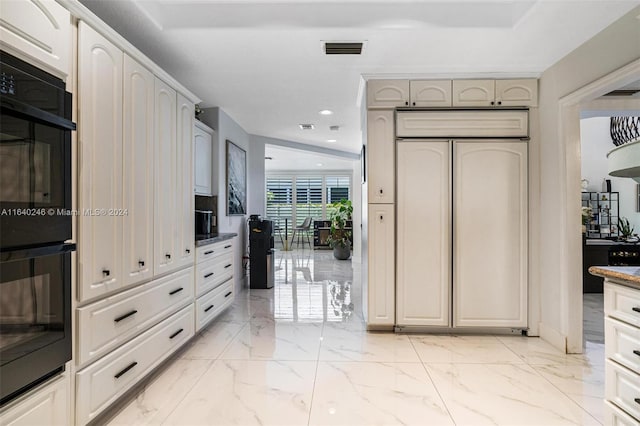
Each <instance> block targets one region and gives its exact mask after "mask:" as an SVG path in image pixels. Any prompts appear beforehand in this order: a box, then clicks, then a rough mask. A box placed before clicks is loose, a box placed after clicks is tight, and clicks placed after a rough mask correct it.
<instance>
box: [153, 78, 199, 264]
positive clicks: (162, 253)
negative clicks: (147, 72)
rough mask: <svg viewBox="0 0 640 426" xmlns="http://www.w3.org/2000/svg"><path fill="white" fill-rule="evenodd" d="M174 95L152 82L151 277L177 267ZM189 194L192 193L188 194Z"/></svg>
mask: <svg viewBox="0 0 640 426" xmlns="http://www.w3.org/2000/svg"><path fill="white" fill-rule="evenodd" d="M176 102H177V93H176V91H175V90H173V89H172V88H171V87H170V86H169V85H168V84H166V83H164V82H163V81H162V80H160V79H158V78H156V79H155V125H154V128H155V132H154V133H155V143H156V151H155V156H154V159H155V170H154V176H155V178H154V183H155V188H154V213H155V217H154V233H153V235H154V247H155V250H154V264H153V274H154V275H160V274H163V273H165V272H169V271H171V270H173V269H174V268H176V266H175V263H176V259H177V254H176V250H177V240H178V226H179V224H178V223H177V222H176V220H175V211H176V209H177V208H180V206H176V201H177V197H176V192H177V190H178V185H177V182H178V179H177V173H178V171H177V165H178V163H177V158H176V154H177V142H176V120H177V115H178V114H177V107H176ZM189 194H191V191H189Z"/></svg>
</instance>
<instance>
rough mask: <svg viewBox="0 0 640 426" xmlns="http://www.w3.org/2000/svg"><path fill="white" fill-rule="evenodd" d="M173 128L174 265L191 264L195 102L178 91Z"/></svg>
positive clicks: (193, 232) (193, 231)
mask: <svg viewBox="0 0 640 426" xmlns="http://www.w3.org/2000/svg"><path fill="white" fill-rule="evenodd" d="M177 101H178V109H177V112H178V116H177V131H176V136H177V140H176V178H177V182H176V183H177V185H178V186H177V188H176V191H175V196H176V208H175V217H174V219H173V220H174V221H176V222H177V229H176V231H177V232H176V265H175V266H176V267H177V268H179V267H183V266H188V265H193V261H194V259H195V254H196V253H195V224H194V221H195V216H194V208H195V206H194V203H195V198H194V197H193V192H191V188H193V151H192V149H193V122H194V120H195V118H194V115H195V105H194V104H193V102H191V101H189V100H188V99H187V98H186V97H184V96H183V95H182V94H180V93H178V98H177Z"/></svg>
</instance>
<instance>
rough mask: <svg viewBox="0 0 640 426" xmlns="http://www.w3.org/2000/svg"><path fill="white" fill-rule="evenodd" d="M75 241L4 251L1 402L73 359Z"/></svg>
mask: <svg viewBox="0 0 640 426" xmlns="http://www.w3.org/2000/svg"><path fill="white" fill-rule="evenodd" d="M73 250H75V244H60V245H55V246H44V247H39V248H35V249H28V250H20V251H9V252H2V253H0V377H1V378H2V379H1V380H0V404H4V403H6V402H8V401H9V400H11V399H13V398H14V397H15V396H17V395H19V394H21V393H22V392H24V391H26V390H28V389H30V388H31V387H32V386H35V385H36V384H38V383H40V382H41V381H42V380H44V379H46V378H47V377H49V376H50V375H51V374H53V373H55V372H57V371H60V370H61V369H63V368H64V364H65V363H66V362H67V361H69V360H70V359H71V252H72V251H73Z"/></svg>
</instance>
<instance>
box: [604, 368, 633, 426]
mask: <svg viewBox="0 0 640 426" xmlns="http://www.w3.org/2000/svg"><path fill="white" fill-rule="evenodd" d="M605 398H606V399H607V400H609V401H611V402H612V403H614V404H615V405H617V406H618V407H620V408H621V409H622V410H624V411H626V412H627V413H628V414H630V415H631V416H632V417H635V418H636V419H640V375H639V374H637V373H634V372H633V371H631V370H628V369H626V368H625V367H623V366H621V365H619V364H617V363H615V362H614V361H611V360H610V359H608V360H606V366H605Z"/></svg>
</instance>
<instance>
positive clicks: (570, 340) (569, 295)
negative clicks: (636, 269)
mask: <svg viewBox="0 0 640 426" xmlns="http://www.w3.org/2000/svg"><path fill="white" fill-rule="evenodd" d="M637 80H640V59H637V60H635V61H633V62H631V63H630V64H628V65H625V66H624V67H622V68H619V69H618V70H616V71H613V72H611V73H610V74H608V75H606V76H604V77H602V78H599V79H598V80H596V81H594V82H592V83H589V84H587V85H586V86H583V87H582V88H580V89H578V90H576V91H575V92H573V93H570V94H569V95H566V96H564V97H562V98H561V99H560V100H559V101H558V106H559V115H560V116H559V121H558V135H559V136H560V138H561V141H564V151H561V156H562V157H561V158H560V162H561V163H560V173H561V175H562V174H564V180H561V185H560V191H561V195H562V198H561V199H563V200H566V204H564V205H561V206H560V208H564V212H562V214H561V217H560V220H561V223H560V229H561V232H562V234H563V237H564V238H563V239H562V241H563V245H562V248H561V259H560V275H561V276H560V282H561V283H566V285H565V288H564V289H563V291H562V295H563V299H564V300H563V301H562V302H563V303H562V304H561V308H562V307H565V308H566V311H565V312H566V316H565V318H566V321H567V323H566V324H567V352H568V353H582V235H581V234H582V230H581V228H582V227H581V225H582V222H581V216H580V207H581V201H580V191H581V187H580V181H581V178H582V177H581V157H580V110H581V109H582V106H583V104H584V103H586V102H590V101H592V100H594V99H595V98H598V97H600V96H602V95H604V94H605V93H608V92H611V91H612V90H615V89H618V88H620V87H622V86H625V85H627V84H630V83H633V82H634V81H637Z"/></svg>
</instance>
